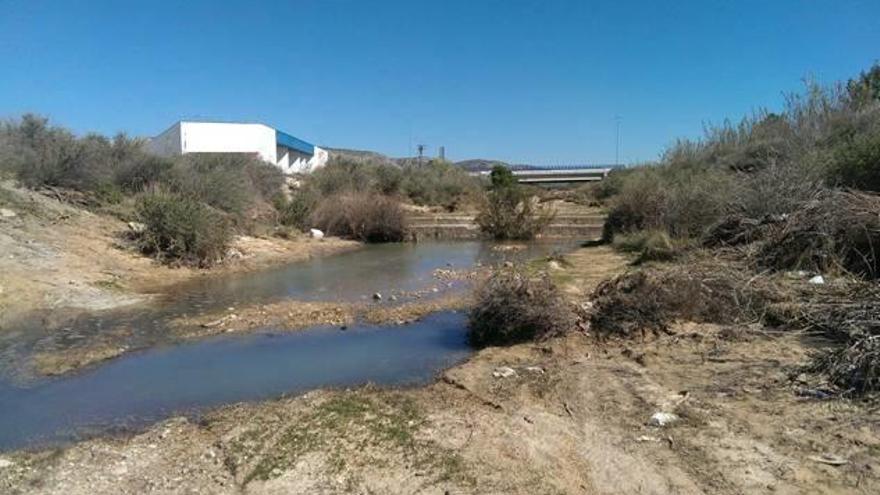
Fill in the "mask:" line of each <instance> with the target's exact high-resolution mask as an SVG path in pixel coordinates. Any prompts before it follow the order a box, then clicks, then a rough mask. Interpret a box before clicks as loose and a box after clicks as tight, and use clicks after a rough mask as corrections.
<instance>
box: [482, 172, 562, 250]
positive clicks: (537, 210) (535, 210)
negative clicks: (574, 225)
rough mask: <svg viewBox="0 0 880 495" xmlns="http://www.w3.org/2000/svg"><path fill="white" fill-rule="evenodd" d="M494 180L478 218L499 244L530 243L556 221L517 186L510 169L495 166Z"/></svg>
mask: <svg viewBox="0 0 880 495" xmlns="http://www.w3.org/2000/svg"><path fill="white" fill-rule="evenodd" d="M491 179H492V184H491V186H490V189H489V193H488V197H487V198H486V200H485V201H484V203H483V205H482V206H481V207H480V212H479V214H478V215H477V218H476V221H477V224H478V225H479V226H480V229H481V230H482V231H483V232H485V233H487V234H489V235H490V236H492V237H493V238H494V239H499V240H503V239H516V240H529V239H533V238H534V237H535V236H536V235H538V234H540V233H541V232H542V231H543V230H544V228H545V227H547V225H549V224H550V222H551V221H552V220H553V217H554V215H555V212H554V211H552V210H550V209H549V208H547V207H544V206H541V205H540V203H539V202H538V198H537V197H536V196H533V195H530V194H528V192H527V191H526V190H525V189H524V188H523V187H522V186H520V185H519V184H517V182H516V178H515V177H514V176H513V174H512V173H511V172H510V170H509V169H507V167H503V166H495V167H494V168H493V169H492V175H491Z"/></svg>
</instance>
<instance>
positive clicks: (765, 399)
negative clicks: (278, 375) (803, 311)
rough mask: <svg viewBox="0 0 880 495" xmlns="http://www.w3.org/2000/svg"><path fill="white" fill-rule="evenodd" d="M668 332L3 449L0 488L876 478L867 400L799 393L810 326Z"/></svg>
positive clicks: (827, 484) (292, 488) (369, 489)
mask: <svg viewBox="0 0 880 495" xmlns="http://www.w3.org/2000/svg"><path fill="white" fill-rule="evenodd" d="M568 261H569V262H570V263H571V265H566V266H567V267H566V266H562V267H561V268H559V269H558V271H560V272H563V273H561V274H560V275H558V276H557V278H558V279H559V280H561V282H560V283H563V284H565V286H566V287H567V290H568V292H569V293H570V294H571V295H572V297H581V296H580V295H581V294H585V293H588V292H589V291H590V290H591V289H592V287H593V286H594V285H595V283H596V282H597V281H598V280H599V279H602V278H605V277H607V276H609V275H611V274H613V273H616V272H619V271H620V270H623V269H624V266H625V261H626V260H624V259H623V258H621V257H619V256H617V255H616V254H614V253H613V252H611V251H608V250H604V249H596V248H589V249H583V250H580V251H578V252H576V253H574V254H573V255H571V256H569V257H568ZM672 330H673V331H672V332H670V334H668V335H662V336H659V337H654V338H650V339H646V340H637V341H633V340H629V341H600V340H598V339H596V338H594V337H593V336H591V335H589V334H571V335H568V336H566V337H563V338H559V339H555V340H552V341H549V342H545V343H540V344H522V345H516V346H511V347H506V348H489V349H485V350H483V351H481V352H479V353H477V354H476V355H475V356H474V357H473V358H472V359H470V360H469V361H468V362H466V363H464V364H462V365H460V366H457V367H455V368H453V369H450V370H448V371H447V372H445V373H443V374H442V376H441V377H440V378H439V379H438V380H437V381H436V382H435V383H433V384H431V385H429V386H426V387H421V388H415V389H403V390H384V389H378V388H374V387H362V388H358V389H354V390H319V391H315V392H312V393H309V394H306V395H304V396H300V397H295V398H285V399H279V400H275V401H267V402H262V403H254V404H239V405H232V406H228V407H224V408H220V409H218V410H215V411H213V412H210V413H208V414H206V415H205V416H204V417H202V418H200V419H199V420H187V419H184V418H174V419H170V420H168V421H165V422H163V423H161V424H158V425H155V426H154V427H152V428H150V429H149V430H147V431H145V432H143V433H139V434H132V435H126V436H118V437H105V438H97V439H93V440H88V441H83V442H79V443H76V444H74V445H71V446H68V447H66V448H59V449H50V450H41V451H32V452H25V451H23V452H12V453H6V454H2V455H0V492H2V493H10V494H18V493H59V494H62V493H63V494H102V493H108V494H110V493H112V494H118V493H252V494H263V493H265V494H280V493H431V494H435V493H474V494H476V493H480V494H484V493H497V494H507V493H521V494H530V495H531V494H540V493H553V494H555V493H572V494H575V493H577V494H618V493H656V494H680V493H710V494H719V493H720V494H740V493H784V494H787V493H792V494H794V493H835V494H836V493H864V494H869V493H878V492H880V424H878V423H880V422H878V419H877V418H878V414H877V409H876V404H875V403H871V402H848V401H841V400H823V399H819V398H816V395H815V394H813V393H811V388H810V384H809V383H808V382H807V380H806V379H805V378H804V377H801V376H799V375H798V372H797V370H798V366H799V365H800V364H802V363H803V362H804V361H805V359H806V356H807V354H808V353H809V352H810V350H811V348H812V344H811V342H809V341H807V340H804V338H803V337H802V336H800V335H797V334H792V333H788V334H785V333H782V334H776V333H770V332H767V331H766V330H765V329H763V328H761V327H760V326H723V325H697V324H692V323H686V322H682V323H679V324H677V325H675V326H674V327H673V329H672ZM655 413H668V414H672V415H674V419H671V420H670V421H669V422H667V423H666V424H665V425H659V424H656V422H654V421H653V420H652V416H654V415H655Z"/></svg>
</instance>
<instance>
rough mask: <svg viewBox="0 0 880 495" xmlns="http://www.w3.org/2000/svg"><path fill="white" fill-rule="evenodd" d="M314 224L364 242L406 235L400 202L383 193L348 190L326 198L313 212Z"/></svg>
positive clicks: (395, 240) (395, 238)
mask: <svg viewBox="0 0 880 495" xmlns="http://www.w3.org/2000/svg"><path fill="white" fill-rule="evenodd" d="M310 220H311V224H312V225H314V226H316V227H317V228H319V229H321V230H323V231H324V232H326V233H328V234H330V235H336V236H340V237H348V238H351V239H357V240H360V241H364V242H399V241H402V240H403V239H404V231H405V229H406V225H405V217H404V214H403V210H402V209H401V208H400V203H398V202H397V201H396V200H394V199H392V198H389V197H388V196H383V195H381V194H376V193H370V192H349V193H342V194H338V195H334V196H328V197H325V198H323V199H322V200H321V201H320V202H319V203H318V205H317V206H316V207H315V209H314V211H313V212H312V214H311V215H310Z"/></svg>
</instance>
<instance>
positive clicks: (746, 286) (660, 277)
mask: <svg viewBox="0 0 880 495" xmlns="http://www.w3.org/2000/svg"><path fill="white" fill-rule="evenodd" d="M784 298H785V295H784V293H783V292H782V291H781V290H780V287H779V285H778V284H777V283H776V282H775V281H772V280H770V279H766V278H761V277H753V276H752V275H751V274H750V272H749V270H748V269H747V267H745V266H744V265H743V264H742V263H736V262H733V261H731V260H721V259H718V258H715V257H712V256H708V255H706V254H705V253H703V254H702V255H692V256H690V257H689V258H688V259H687V260H685V261H684V262H682V263H677V264H666V265H659V266H651V267H647V268H643V269H639V270H634V271H629V272H626V273H624V274H622V275H619V276H617V277H615V278H613V279H611V280H607V281H605V282H604V283H602V284H601V285H599V287H597V288H596V290H595V292H594V293H593V295H592V301H593V312H592V314H591V317H590V320H591V325H590V328H591V329H593V331H594V332H596V333H597V334H598V335H600V336H618V337H632V336H635V335H641V336H644V335H646V334H648V333H654V334H656V333H660V332H666V331H668V330H669V326H670V324H671V323H673V322H675V321H694V322H705V323H744V322H753V321H760V320H761V319H762V318H763V317H764V314H765V313H766V312H767V310H768V308H769V307H770V306H771V305H772V304H774V303H778V302H780V301H782V300H783V299H784Z"/></svg>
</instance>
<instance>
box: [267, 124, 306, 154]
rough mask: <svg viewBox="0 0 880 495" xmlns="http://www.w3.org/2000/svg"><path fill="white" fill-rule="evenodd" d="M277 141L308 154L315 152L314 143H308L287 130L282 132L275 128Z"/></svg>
mask: <svg viewBox="0 0 880 495" xmlns="http://www.w3.org/2000/svg"><path fill="white" fill-rule="evenodd" d="M275 142H276V143H278V144H280V145H282V146H287V147H288V148H291V149H294V150H297V151H300V152H302V153H306V154H308V155H314V154H315V145H314V144H311V143H307V142H306V141H303V140H302V139H300V138H297V137H293V136H291V135H290V134H288V133H286V132H281V131H279V130H277V129H276V130H275Z"/></svg>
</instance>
